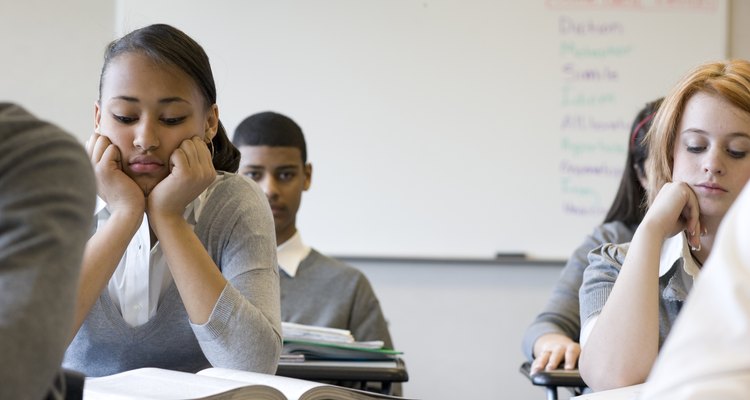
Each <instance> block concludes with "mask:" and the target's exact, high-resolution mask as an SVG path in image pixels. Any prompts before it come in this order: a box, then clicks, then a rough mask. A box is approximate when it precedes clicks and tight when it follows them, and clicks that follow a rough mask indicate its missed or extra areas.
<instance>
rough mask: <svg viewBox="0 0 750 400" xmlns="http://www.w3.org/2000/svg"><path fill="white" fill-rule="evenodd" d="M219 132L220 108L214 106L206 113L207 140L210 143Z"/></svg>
mask: <svg viewBox="0 0 750 400" xmlns="http://www.w3.org/2000/svg"><path fill="white" fill-rule="evenodd" d="M218 131H219V107H218V106H217V105H216V104H214V105H212V106H211V107H210V108H209V109H208V111H207V112H206V126H205V131H204V134H205V135H206V140H208V141H211V140H213V138H214V136H216V132H218Z"/></svg>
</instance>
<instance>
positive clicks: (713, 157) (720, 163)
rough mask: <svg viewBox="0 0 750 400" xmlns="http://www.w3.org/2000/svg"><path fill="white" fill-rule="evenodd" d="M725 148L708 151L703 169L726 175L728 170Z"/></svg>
mask: <svg viewBox="0 0 750 400" xmlns="http://www.w3.org/2000/svg"><path fill="white" fill-rule="evenodd" d="M722 153H723V150H722V149H719V148H714V149H712V150H711V151H709V152H708V154H707V155H706V158H705V159H704V160H703V170H704V171H705V172H709V173H711V174H714V175H724V173H725V172H726V171H727V169H726V165H725V163H724V155H723V154H722Z"/></svg>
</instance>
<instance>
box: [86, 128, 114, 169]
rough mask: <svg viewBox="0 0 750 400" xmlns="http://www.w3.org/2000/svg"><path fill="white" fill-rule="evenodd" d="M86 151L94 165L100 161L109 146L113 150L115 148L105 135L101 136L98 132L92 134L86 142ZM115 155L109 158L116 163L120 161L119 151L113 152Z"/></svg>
mask: <svg viewBox="0 0 750 400" xmlns="http://www.w3.org/2000/svg"><path fill="white" fill-rule="evenodd" d="M86 147H87V151H88V153H89V156H90V157H91V162H92V163H94V164H95V165H96V164H98V163H99V162H101V161H102V159H103V157H104V154H105V152H106V151H107V150H108V149H109V148H110V147H113V148H115V150H117V148H116V147H115V146H112V142H110V141H109V138H108V137H106V136H101V135H99V134H96V133H95V134H93V135H92V136H91V137H90V138H89V140H88V141H87V142H86ZM109 154H110V156H112V155H113V154H112V152H110V153H109ZM114 156H116V157H110V159H109V160H116V161H117V162H118V163H119V161H120V152H119V151H117V152H116V154H114Z"/></svg>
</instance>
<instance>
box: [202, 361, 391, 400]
mask: <svg viewBox="0 0 750 400" xmlns="http://www.w3.org/2000/svg"><path fill="white" fill-rule="evenodd" d="M198 375H203V376H212V377H221V378H225V379H230V380H236V381H241V382H247V383H252V384H260V385H268V386H272V387H275V388H277V389H279V390H280V391H281V392H282V393H284V395H285V396H286V397H287V398H288V399H289V400H323V399H326V400H372V399H398V400H404V399H403V398H402V397H397V396H389V395H385V394H380V393H374V392H366V391H362V390H357V389H350V388H345V387H340V386H334V385H328V384H324V383H318V382H312V381H305V380H301V379H294V378H287V377H283V376H276V375H266V374H259V373H256V372H248V371H240V370H234V369H224V368H208V369H204V370H202V371H200V372H198Z"/></svg>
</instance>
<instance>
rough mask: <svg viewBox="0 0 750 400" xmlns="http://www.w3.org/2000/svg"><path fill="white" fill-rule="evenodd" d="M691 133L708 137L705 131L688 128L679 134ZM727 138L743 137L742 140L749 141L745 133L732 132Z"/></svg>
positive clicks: (748, 136) (749, 136) (749, 135)
mask: <svg viewBox="0 0 750 400" xmlns="http://www.w3.org/2000/svg"><path fill="white" fill-rule="evenodd" d="M691 132H692V133H697V134H699V135H708V134H709V133H708V132H707V131H705V130H703V129H698V128H688V129H685V130H684V131H682V132H681V133H691ZM729 137H731V138H735V137H744V138H747V139H750V134H748V133H746V132H732V133H730V134H729Z"/></svg>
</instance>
